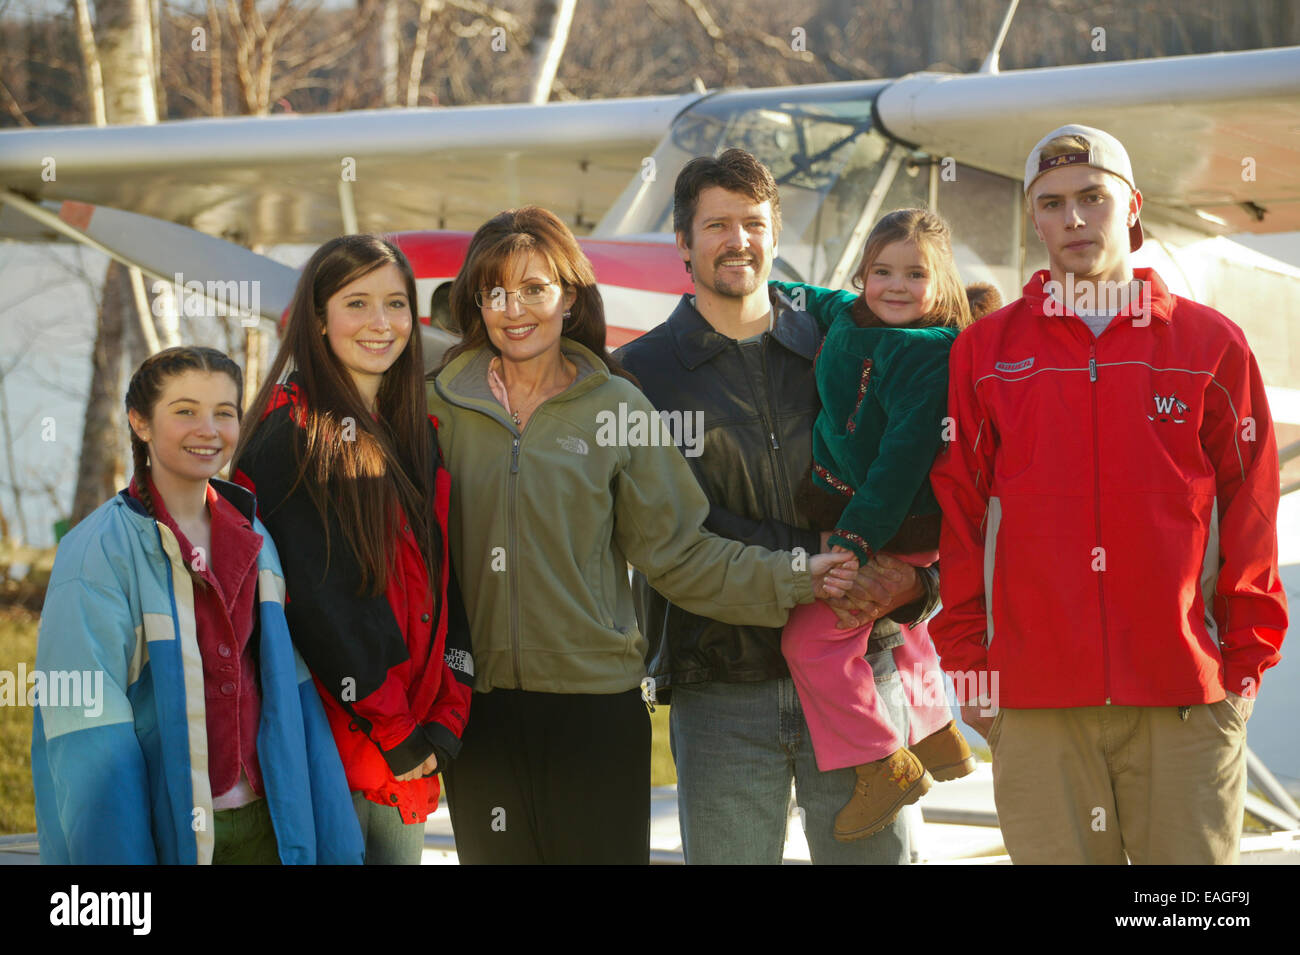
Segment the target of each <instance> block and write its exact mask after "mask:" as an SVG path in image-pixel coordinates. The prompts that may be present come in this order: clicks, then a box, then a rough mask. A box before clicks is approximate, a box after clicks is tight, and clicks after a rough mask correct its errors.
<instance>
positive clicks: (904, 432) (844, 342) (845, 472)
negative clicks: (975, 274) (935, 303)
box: [772, 282, 957, 561]
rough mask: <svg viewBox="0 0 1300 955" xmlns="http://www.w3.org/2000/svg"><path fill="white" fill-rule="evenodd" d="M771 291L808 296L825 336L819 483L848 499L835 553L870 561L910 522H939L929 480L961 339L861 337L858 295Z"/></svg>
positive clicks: (788, 287) (911, 332)
mask: <svg viewBox="0 0 1300 955" xmlns="http://www.w3.org/2000/svg"><path fill="white" fill-rule="evenodd" d="M772 284H774V285H775V286H776V287H777V288H779V289H781V290H782V291H783V292H785V294H787V295H790V296H802V297H803V299H804V304H805V308H806V310H807V311H809V312H811V313H812V314H813V315H814V316H816V318H817V320H818V322H819V323H820V324H821V325H822V326H823V327H824V328H826V340H825V341H824V342H823V343H822V347H821V351H820V352H818V354H817V361H816V366H815V368H816V375H817V393H818V395H819V396H820V397H821V400H822V410H821V413H820V414H818V415H817V421H816V422H815V423H814V425H813V483H814V484H815V485H817V486H818V487H821V488H823V489H825V490H829V491H832V492H834V493H838V494H840V495H842V496H844V497H846V498H851V500H849V503H848V506H847V507H845V509H844V513H843V514H842V515H840V519H839V523H838V524H837V525H836V528H835V532H834V533H833V534H832V535H831V539H830V543H831V544H839V545H840V546H841V547H847V548H849V549H850V550H852V551H854V552H855V553H856V554H857V555H858V559H859V560H861V561H866V560H869V559H870V557H871V555H872V554H873V553H875V552H877V551H879V550H880V549H881V548H883V547H884V546H885V544H886V542H888V541H889V540H890V539H891V538H892V537H893V536H894V535H895V534H896V533H897V532H898V530H899V528H900V527H901V526H902V524H903V521H904V519H905V518H907V517H908V516H909V515H913V516H922V515H928V514H938V513H939V503H938V501H937V500H935V497H934V492H933V491H931V490H930V480H929V474H930V467H931V466H932V465H933V464H934V459H935V456H936V455H937V454H938V453H939V449H940V447H941V446H942V445H943V417H944V415H945V414H947V407H948V352H949V351H950V350H951V348H952V343H953V341H954V340H955V339H956V337H957V329H955V328H950V327H947V326H939V327H928V328H906V327H904V328H894V327H889V326H885V327H869V328H860V327H859V326H858V325H857V324H856V323H855V322H854V321H853V314H852V313H853V303H854V302H855V301H857V298H858V296H857V295H855V294H854V293H853V292H846V291H833V290H830V289H824V288H818V287H817V286H815V285H801V284H798V283H793V282H774V283H772ZM796 300H798V299H797V298H796Z"/></svg>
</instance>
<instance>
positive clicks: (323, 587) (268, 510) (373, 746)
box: [233, 377, 474, 823]
mask: <svg viewBox="0 0 1300 955" xmlns="http://www.w3.org/2000/svg"><path fill="white" fill-rule="evenodd" d="M304 402H305V398H304V396H303V394H302V392H301V389H300V388H299V386H298V384H297V382H296V380H295V378H294V377H290V379H289V380H288V381H287V382H285V383H284V384H282V385H278V386H277V387H276V390H275V394H274V395H273V397H272V400H271V402H270V403H269V405H268V408H267V412H266V414H265V416H264V417H263V419H262V422H261V424H259V425H258V427H257V430H256V431H255V433H254V435H253V437H252V439H251V440H250V441H249V443H248V446H247V448H245V449H244V452H243V454H242V456H241V457H240V459H239V460H238V461H237V462H235V467H234V468H233V472H234V480H235V481H236V482H237V483H239V484H242V485H243V486H244V487H247V488H248V489H249V490H251V491H253V492H254V493H255V494H256V495H257V501H258V516H259V517H261V519H262V522H263V523H264V524H265V525H266V527H267V529H268V530H269V531H270V532H271V536H272V538H273V539H274V541H275V542H276V549H277V550H278V551H279V555H280V561H281V563H282V564H283V567H284V579H285V588H286V590H287V600H286V602H285V616H286V617H287V618H288V621H289V631H290V633H291V634H292V636H293V642H294V644H295V645H296V646H297V647H298V650H299V652H300V653H301V654H302V657H303V659H304V660H305V661H306V663H307V665H308V667H309V668H310V669H311V671H312V675H313V676H314V677H315V679H316V687H317V689H318V690H319V691H320V694H321V697H322V699H323V700H324V703H325V712H326V715H327V716H328V717H329V722H330V728H331V729H332V730H333V733H334V739H335V742H336V743H337V744H338V748H339V756H340V757H341V758H342V760H343V767H344V769H345V770H346V771H347V777H348V785H349V787H350V788H351V789H352V790H354V791H356V790H360V791H362V792H363V793H364V794H365V796H366V798H367V799H370V800H371V801H373V802H377V803H381V804H383V805H391V806H396V807H397V808H398V809H399V810H400V811H401V814H402V819H403V821H405V822H407V823H412V822H423V821H424V820H425V819H426V818H427V816H428V814H429V813H431V812H433V811H434V810H435V809H436V808H437V805H438V792H439V787H438V780H437V777H436V776H426V777H424V778H422V779H416V780H410V781H407V782H398V781H397V779H396V778H395V777H396V776H398V775H401V774H402V773H404V772H407V771H408V770H411V769H414V768H415V767H417V766H419V765H420V764H421V763H422V762H424V761H425V760H426V759H427V758H428V757H429V756H430V755H434V754H436V755H437V757H438V765H439V767H442V766H445V765H446V763H447V760H449V759H451V758H454V757H455V756H456V755H457V753H458V752H459V751H460V739H461V734H462V733H463V731H464V729H465V722H466V720H467V719H468V717H469V705H470V691H471V687H472V685H473V681H474V677H473V673H474V667H473V663H472V657H471V650H470V635H469V623H468V620H467V618H466V615H465V609H464V605H463V603H462V602H461V596H460V589H459V587H458V586H457V584H456V579H455V574H454V573H453V572H452V569H451V562H450V557H449V555H448V548H447V511H448V504H449V502H450V497H451V493H450V492H451V476H450V475H449V474H448V472H447V470H446V468H444V467H443V466H442V459H441V453H440V452H439V450H438V444H437V429H436V425H435V423H434V422H432V421H431V422H430V425H429V427H430V428H432V429H433V435H432V437H433V448H434V454H435V456H436V460H437V463H436V470H435V488H434V500H433V502H432V506H433V508H434V513H435V515H436V518H437V526H438V529H439V534H438V537H439V540H438V542H437V543H438V544H439V545H440V547H441V555H440V557H441V559H440V566H441V569H442V573H441V577H442V579H441V580H440V581H438V586H437V588H436V589H435V588H432V587H430V581H429V576H428V573H427V572H426V570H425V565H424V561H423V558H422V557H421V555H420V550H419V547H418V544H417V542H416V538H415V535H414V534H413V533H412V531H411V528H410V526H409V524H408V522H407V520H406V515H405V514H404V513H403V514H401V515H399V518H400V521H401V532H400V535H399V538H398V540H397V541H396V553H395V554H394V564H393V567H392V569H391V571H390V573H389V579H388V586H387V589H386V590H385V592H384V593H383V594H382V595H379V596H375V597H370V596H358V590H359V587H358V583H359V581H360V578H361V570H360V564H359V563H358V561H357V558H356V554H355V552H354V551H353V549H352V547H351V545H350V543H349V542H348V540H347V539H346V538H345V536H344V535H343V531H342V528H341V526H340V525H339V523H338V519H337V517H336V516H335V515H334V514H333V513H332V512H331V514H330V516H329V551H328V552H329V560H328V563H327V562H326V560H325V555H326V534H325V527H324V525H323V524H322V522H321V518H320V515H319V513H318V512H317V510H316V507H315V505H314V504H313V503H312V500H311V498H310V496H309V495H308V493H307V491H306V489H305V488H304V487H303V486H302V485H299V486H298V487H296V488H293V485H294V480H295V477H296V475H297V473H298V454H299V452H300V451H301V448H302V445H303V441H304V439H305V434H304V432H303V430H302V428H301V427H300V422H301V421H302V411H303V409H304V407H305V403H304ZM291 488H293V490H292V493H290V489H291Z"/></svg>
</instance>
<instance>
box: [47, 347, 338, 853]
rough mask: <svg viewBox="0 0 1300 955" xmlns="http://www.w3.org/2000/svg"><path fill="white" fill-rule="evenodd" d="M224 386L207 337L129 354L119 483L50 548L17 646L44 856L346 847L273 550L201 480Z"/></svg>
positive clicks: (233, 499) (219, 430)
mask: <svg viewBox="0 0 1300 955" xmlns="http://www.w3.org/2000/svg"><path fill="white" fill-rule="evenodd" d="M241 391H242V375H241V374H240V370H239V366H238V365H236V364H235V363H234V362H233V361H232V360H231V359H230V358H229V357H227V356H226V355H224V354H223V353H221V352H219V351H217V350H216V349H212V348H202V347H179V348H169V349H167V350H165V351H162V352H159V353H158V354H156V355H153V356H152V357H150V358H148V359H146V360H145V361H144V362H143V363H142V364H141V366H140V367H139V368H138V369H137V370H136V372H135V374H134V375H133V376H132V377H131V382H130V386H129V387H128V389H127V395H126V409H127V416H128V418H129V420H130V426H131V449H132V458H133V461H134V474H133V477H132V480H131V484H130V486H129V487H128V488H127V489H126V490H124V491H122V492H121V493H119V494H118V495H117V496H116V497H114V498H113V499H112V500H110V501H108V502H107V503H105V504H103V505H102V506H101V507H99V508H98V509H97V510H96V511H95V512H94V513H92V514H91V515H89V516H88V517H87V518H86V519H85V520H84V521H82V522H81V523H80V524H79V525H78V526H77V527H76V528H74V529H73V530H72V532H71V533H69V534H68V536H67V537H66V538H64V540H63V541H62V543H61V544H60V546H59V549H58V554H57V556H56V558H55V563H54V570H53V573H52V575H51V577H50V584H49V589H48V591H47V592H46V599H45V607H44V610H43V612H42V615H41V626H40V636H39V638H38V644H37V651H36V668H37V671H38V672H39V673H40V674H42V675H43V685H44V688H45V689H44V692H43V693H41V694H40V695H41V697H42V698H41V699H40V700H39V701H38V702H39V705H38V706H37V710H36V713H35V719H34V726H33V732H32V777H33V784H34V788H35V792H36V816H37V830H38V834H39V839H40V847H41V861H42V862H43V863H56V864H57V863H70V864H95V863H103V864H115V865H124V864H143V863H164V864H178V863H181V864H183V863H238V864H278V863H307V864H310V863H359V862H360V861H361V833H360V830H359V828H358V826H357V822H356V817H355V816H354V815H353V813H352V807H351V803H350V801H349V799H348V791H347V784H346V780H345V778H344V775H343V766H342V763H341V762H340V760H339V756H338V752H337V750H336V749H335V748H334V745H333V741H332V740H331V739H330V737H329V733H328V727H327V725H326V722H325V714H324V711H323V709H322V707H321V704H320V700H319V698H318V697H317V695H316V692H315V688H314V687H313V686H312V685H311V680H310V678H308V677H307V676H306V668H305V666H304V665H303V662H302V660H301V658H300V657H299V656H298V653H297V651H296V650H295V649H294V647H293V644H292V643H291V642H290V637H289V630H288V625H287V623H286V620H285V615H284V606H283V593H284V583H283V579H282V574H281V570H280V561H279V557H278V555H277V553H276V549H275V545H274V544H273V543H272V542H271V539H270V536H269V535H268V533H267V531H266V528H265V527H263V526H262V524H261V522H260V521H258V520H257V517H256V515H255V505H254V501H253V497H252V495H251V494H249V493H248V492H247V491H246V490H244V489H243V488H240V487H238V486H236V485H233V484H228V483H226V482H224V481H220V480H217V479H216V475H217V474H218V472H220V471H221V469H222V468H223V467H225V465H226V464H227V462H228V461H229V460H230V455H231V452H232V450H233V449H234V444H235V440H236V438H237V437H238V434H239V418H240V399H241ZM75 685H79V688H80V693H67V692H53V689H54V687H56V686H75Z"/></svg>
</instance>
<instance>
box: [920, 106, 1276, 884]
mask: <svg viewBox="0 0 1300 955" xmlns="http://www.w3.org/2000/svg"><path fill="white" fill-rule="evenodd" d="M1025 196H1026V199H1027V201H1028V203H1029V208H1030V212H1031V215H1032V217H1033V222H1034V230H1035V231H1036V232H1037V233H1038V236H1039V238H1040V239H1042V241H1043V243H1044V245H1046V246H1047V250H1048V255H1049V258H1050V264H1051V268H1050V270H1048V271H1042V272H1038V273H1037V274H1035V275H1034V276H1033V277H1032V278H1031V279H1030V280H1029V284H1028V285H1026V286H1025V290H1024V297H1023V298H1021V299H1020V300H1019V301H1017V302H1014V303H1012V304H1011V305H1009V306H1007V307H1006V308H1004V309H1002V310H1001V311H998V312H995V313H994V314H993V315H990V316H988V317H986V318H983V319H981V320H980V321H978V322H976V323H975V324H974V325H973V326H971V327H970V328H968V329H967V330H966V331H964V332H963V333H962V334H961V335H960V336H959V337H958V338H957V341H956V343H955V344H954V346H953V349H952V356H951V366H950V369H951V370H950V384H949V414H950V415H951V417H952V419H953V421H952V424H953V425H954V429H953V435H952V437H953V440H951V441H950V442H949V443H948V444H947V445H946V447H945V449H944V451H943V452H942V453H941V455H940V458H939V461H938V463H937V464H936V465H935V469H934V473H933V475H932V483H933V486H934V492H935V494H936V495H937V496H938V498H939V502H940V504H941V505H942V507H943V515H944V520H943V531H942V541H941V544H940V558H941V565H942V567H943V574H942V576H941V578H940V595H941V597H942V600H943V607H944V609H943V611H942V612H941V613H940V615H939V616H938V617H936V618H935V620H934V621H933V622H932V623H931V627H930V633H931V635H932V636H933V639H934V642H935V645H936V647H937V648H938V649H939V652H940V654H941V656H942V659H943V666H944V669H945V670H947V671H950V672H952V673H953V675H954V680H955V683H956V685H957V692H958V696H959V699H961V701H962V703H963V708H962V715H963V718H964V719H965V720H966V722H967V723H969V724H970V725H972V726H974V727H975V728H976V729H978V730H979V731H980V732H981V733H982V734H984V735H985V736H986V737H987V738H988V741H989V746H990V748H991V750H992V752H993V779H994V792H995V797H996V801H997V807H998V818H999V821H1000V823H1001V826H1002V833H1003V836H1004V838H1005V841H1006V846H1007V850H1008V852H1010V854H1011V858H1012V860H1013V861H1015V862H1018V863H1022V862H1023V863H1045V862H1051V863H1065V862H1075V863H1121V864H1122V863H1123V862H1124V861H1125V856H1126V855H1127V857H1128V859H1129V860H1131V861H1132V862H1134V863H1229V862H1233V861H1235V860H1236V858H1237V851H1238V843H1239V842H1240V837H1241V826H1242V804H1243V801H1244V796H1245V788H1246V763H1245V738H1246V720H1247V719H1248V718H1249V716H1250V710H1251V707H1252V705H1253V701H1254V698H1255V694H1256V692H1257V690H1258V688H1259V682H1260V676H1261V674H1262V673H1263V672H1264V670H1266V669H1268V668H1269V667H1270V666H1273V665H1274V664H1276V663H1277V662H1278V660H1279V658H1280V655H1279V652H1278V649H1279V647H1280V646H1281V643H1282V636H1283V633H1284V632H1285V630H1286V625H1287V610H1286V598H1285V595H1284V591H1283V588H1282V584H1281V581H1280V580H1279V577H1278V568H1277V530H1276V521H1277V505H1278V460H1277V444H1276V439H1275V437H1274V434H1273V422H1272V418H1271V416H1270V415H1269V409H1268V402H1267V400H1266V398H1265V396H1264V384H1263V381H1262V380H1261V378H1260V374H1259V368H1258V366H1257V365H1256V363H1255V358H1254V356H1253V355H1252V354H1251V352H1250V348H1249V346H1248V345H1247V343H1246V339H1245V336H1244V335H1243V334H1242V332H1241V329H1239V328H1238V327H1237V326H1236V325H1234V324H1232V322H1230V321H1228V320H1227V319H1226V318H1225V317H1224V316H1222V315H1220V314H1219V313H1218V312H1216V311H1214V310H1213V309H1210V308H1207V307H1205V306H1202V305H1198V304H1197V303H1195V302H1192V301H1190V300H1188V299H1185V298H1181V297H1179V296H1176V295H1173V294H1171V293H1170V292H1169V291H1168V289H1167V288H1166V287H1165V285H1164V283H1163V282H1162V281H1161V280H1160V277H1159V276H1158V275H1157V274H1156V273H1155V271H1154V270H1152V269H1136V270H1135V269H1133V268H1132V267H1131V266H1130V264H1129V254H1130V252H1132V251H1135V250H1136V249H1137V248H1138V247H1139V246H1140V245H1141V244H1142V226H1141V223H1140V222H1139V221H1138V215H1139V213H1140V211H1141V208H1142V196H1141V194H1140V193H1139V192H1138V190H1137V188H1136V186H1135V185H1134V179H1133V171H1132V167H1131V164H1130V162H1129V158H1128V155H1127V153H1126V152H1125V150H1124V147H1123V146H1122V145H1120V143H1119V142H1118V140H1116V139H1115V138H1114V137H1112V136H1110V135H1108V134H1106V133H1104V132H1102V131H1100V130H1096V129H1091V128H1089V127H1085V126H1064V127H1062V128H1060V129H1058V130H1055V131H1053V132H1051V133H1049V134H1048V135H1047V136H1046V137H1044V139H1043V140H1041V141H1040V142H1039V143H1038V145H1037V146H1035V147H1034V149H1033V151H1032V152H1031V153H1030V154H1029V159H1028V162H1027V163H1026V167H1025ZM994 713H996V715H994Z"/></svg>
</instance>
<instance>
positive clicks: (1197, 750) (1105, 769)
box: [989, 700, 1246, 865]
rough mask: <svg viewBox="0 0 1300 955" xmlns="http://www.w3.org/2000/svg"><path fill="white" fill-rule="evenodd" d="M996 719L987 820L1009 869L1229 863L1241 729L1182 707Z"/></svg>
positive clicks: (1229, 711) (1233, 714)
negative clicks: (991, 815) (992, 820)
mask: <svg viewBox="0 0 1300 955" xmlns="http://www.w3.org/2000/svg"><path fill="white" fill-rule="evenodd" d="M1188 711H1189V712H1188V714H1187V718H1186V719H1185V720H1183V719H1180V718H1179V708H1178V707H1176V706H1161V707H1155V706H1085V707H1072V708H1067V709H1005V708H1004V709H1002V710H1000V711H999V713H998V716H997V718H996V719H995V720H994V722H993V729H992V731H991V732H990V733H989V747H990V748H991V750H992V752H993V791H994V797H995V800H996V802H997V808H998V821H999V824H1000V825H1001V827H1002V836H1003V839H1004V841H1005V843H1006V847H1007V851H1008V852H1009V853H1010V855H1011V861H1012V862H1015V863H1017V864H1080V863H1083V864H1113V865H1123V864H1124V862H1125V856H1126V855H1127V858H1128V860H1129V861H1131V862H1133V863H1134V864H1136V865H1149V864H1157V865H1187V864H1195V865H1231V864H1233V863H1235V862H1236V861H1237V854H1238V849H1239V845H1240V842H1241V825H1242V808H1243V804H1244V802H1245V796H1246V724H1245V722H1244V721H1243V720H1242V718H1241V716H1240V715H1239V714H1238V713H1237V711H1236V709H1234V708H1233V706H1232V704H1231V703H1229V702H1228V701H1227V700H1221V701H1220V702H1218V703H1210V704H1200V705H1196V706H1191V707H1188Z"/></svg>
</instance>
